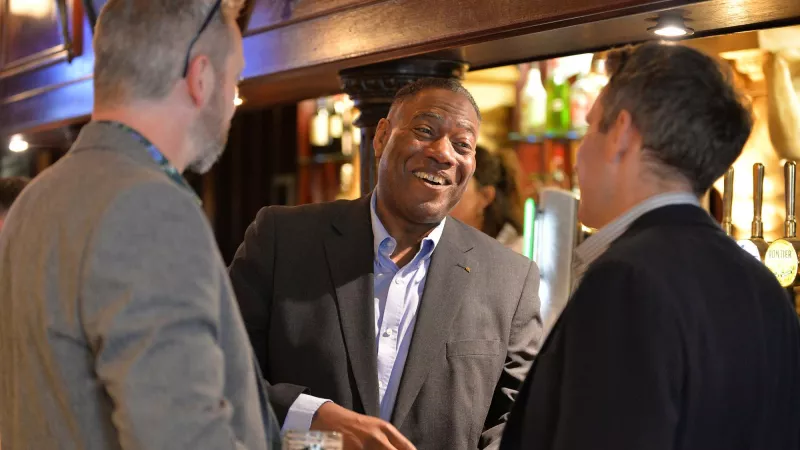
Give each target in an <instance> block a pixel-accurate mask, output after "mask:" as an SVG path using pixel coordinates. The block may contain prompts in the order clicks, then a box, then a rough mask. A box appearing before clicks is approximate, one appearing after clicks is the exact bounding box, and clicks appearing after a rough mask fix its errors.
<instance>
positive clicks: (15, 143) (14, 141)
mask: <svg viewBox="0 0 800 450" xmlns="http://www.w3.org/2000/svg"><path fill="white" fill-rule="evenodd" d="M28 147H29V146H28V141H26V140H25V139H23V138H22V136H20V135H19V134H15V135H14V136H11V140H9V141H8V149H9V150H11V151H12V152H15V153H19V152H24V151H25V150H27V149H28Z"/></svg>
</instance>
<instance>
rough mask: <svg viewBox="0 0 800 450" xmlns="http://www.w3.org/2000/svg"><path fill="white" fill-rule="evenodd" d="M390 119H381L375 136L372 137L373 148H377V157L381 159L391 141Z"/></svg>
mask: <svg viewBox="0 0 800 450" xmlns="http://www.w3.org/2000/svg"><path fill="white" fill-rule="evenodd" d="M389 125H390V124H389V120H387V119H381V120H380V122H378V128H377V129H376V130H375V137H374V138H372V148H373V149H375V159H376V160H378V159H381V155H383V150H384V148H386V143H387V142H388V141H389Z"/></svg>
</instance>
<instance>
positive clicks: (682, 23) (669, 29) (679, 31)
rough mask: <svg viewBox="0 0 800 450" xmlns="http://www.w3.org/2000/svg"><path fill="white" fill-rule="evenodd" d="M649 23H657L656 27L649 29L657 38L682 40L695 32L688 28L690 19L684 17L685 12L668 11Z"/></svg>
mask: <svg viewBox="0 0 800 450" xmlns="http://www.w3.org/2000/svg"><path fill="white" fill-rule="evenodd" d="M648 21H650V22H655V23H656V25H655V26H654V27H650V28H648V29H647V31H649V32H651V33H653V34H655V35H656V36H661V37H665V38H680V37H685V36H691V35H692V34H694V30H693V29H691V28H689V27H688V26H686V22H688V21H689V19H686V18H685V17H684V16H683V11H667V12H664V13H661V14H659V15H658V17H657V18H655V19H648Z"/></svg>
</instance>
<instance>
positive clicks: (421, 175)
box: [414, 172, 446, 186]
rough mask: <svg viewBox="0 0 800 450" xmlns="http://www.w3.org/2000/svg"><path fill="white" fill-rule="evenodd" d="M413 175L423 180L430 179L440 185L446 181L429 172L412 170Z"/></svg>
mask: <svg viewBox="0 0 800 450" xmlns="http://www.w3.org/2000/svg"><path fill="white" fill-rule="evenodd" d="M414 176H415V177H417V178H421V179H423V180H428V181H430V182H432V183H436V184H439V185H442V186H443V185H444V184H445V183H446V181H445V179H444V178H442V177H440V176H437V175H433V174H430V173H425V172H414Z"/></svg>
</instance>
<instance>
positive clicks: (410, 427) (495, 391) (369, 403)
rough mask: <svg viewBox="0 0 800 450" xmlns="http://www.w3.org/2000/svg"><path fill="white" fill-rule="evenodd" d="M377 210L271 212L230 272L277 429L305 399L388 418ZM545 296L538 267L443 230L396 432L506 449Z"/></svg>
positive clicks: (463, 446) (452, 225) (433, 443)
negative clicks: (377, 304) (379, 326)
mask: <svg viewBox="0 0 800 450" xmlns="http://www.w3.org/2000/svg"><path fill="white" fill-rule="evenodd" d="M369 202H370V197H364V198H362V199H359V200H356V201H339V202H334V203H328V204H321V205H308V206H303V207H296V208H285V207H270V208H264V209H262V210H261V211H260V212H259V214H258V216H257V217H256V220H255V222H254V223H253V224H252V225H251V226H250V227H249V229H248V230H247V233H246V235H245V241H244V243H243V244H242V246H241V247H240V248H239V251H238V252H237V255H236V257H235V258H234V261H233V264H232V265H231V268H230V274H231V280H232V281H233V285H234V288H235V289H236V293H237V298H238V300H239V304H240V307H241V309H242V315H243V317H244V320H245V323H246V326H247V330H248V333H249V335H250V339H251V341H252V343H253V348H254V349H255V351H256V356H257V357H258V360H259V362H260V364H261V368H262V372H263V373H264V375H265V376H266V380H267V381H268V383H269V384H270V386H269V388H268V390H269V394H270V399H271V401H272V404H273V407H274V408H275V411H276V413H277V414H278V417H279V419H280V420H281V421H283V420H284V418H285V416H286V413H287V411H288V410H289V408H290V406H291V405H292V403H294V401H295V399H296V398H297V397H298V396H299V395H300V394H301V393H308V394H310V395H314V396H317V397H322V398H328V399H331V400H333V401H334V402H336V403H337V404H339V405H341V406H344V407H346V408H349V409H351V410H354V411H356V412H359V413H362V414H368V415H371V416H378V414H379V404H378V379H377V373H378V370H377V351H376V344H375V315H374V302H373V238H372V226H371V221H370V212H369ZM467 268H468V269H467ZM538 286H539V272H538V270H537V268H536V265H535V264H533V263H532V262H531V261H530V260H528V259H526V258H524V257H523V256H521V255H519V254H516V253H514V252H512V251H511V250H508V249H506V248H505V247H503V246H502V245H501V244H500V243H498V242H497V241H495V240H494V239H491V238H490V237H488V236H486V235H485V234H483V233H481V232H479V231H477V230H475V229H473V228H471V227H468V226H466V225H464V224H462V223H460V222H458V221H457V220H455V219H453V218H448V220H447V222H446V224H445V228H444V232H443V233H442V237H441V240H440V241H439V244H438V245H437V246H436V249H435V250H434V253H433V256H432V259H431V265H430V269H429V270H428V275H427V280H426V282H425V290H424V292H423V296H422V299H421V304H420V307H419V310H418V313H417V321H416V326H415V329H414V332H413V335H412V342H411V347H410V349H409V354H408V358H407V361H406V365H405V369H404V372H403V375H402V379H401V382H400V387H399V391H398V394H397V399H396V402H395V407H394V411H393V416H392V420H391V421H392V423H393V424H394V425H395V426H396V427H397V428H398V429H399V430H400V431H401V432H402V433H403V434H404V435H405V436H407V437H408V438H409V439H410V440H411V441H412V442H413V443H414V444H415V445H416V446H417V448H418V449H419V450H445V449H447V450H449V449H453V450H456V449H457V450H468V449H475V448H487V447H494V446H496V445H498V444H499V438H500V435H501V433H502V430H503V426H504V424H505V420H506V415H507V414H508V412H509V410H510V408H511V404H512V402H513V400H514V397H515V396H516V392H517V389H518V388H519V385H520V384H521V382H522V380H523V379H524V377H525V374H526V372H527V371H528V368H529V367H530V364H531V361H532V359H533V357H534V355H535V353H536V351H537V349H538V346H539V340H540V338H541V329H542V324H541V318H540V316H539V299H538V295H537V291H538Z"/></svg>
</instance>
